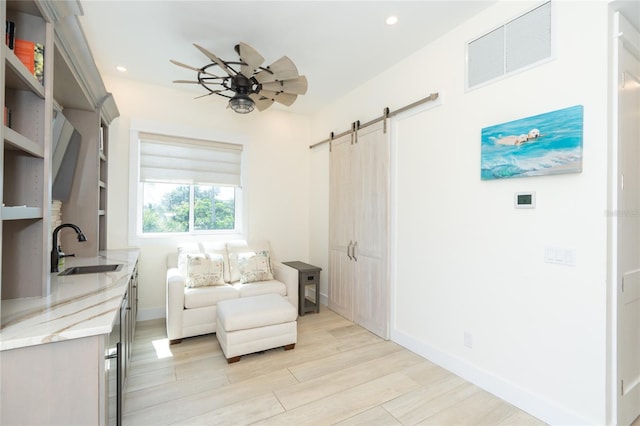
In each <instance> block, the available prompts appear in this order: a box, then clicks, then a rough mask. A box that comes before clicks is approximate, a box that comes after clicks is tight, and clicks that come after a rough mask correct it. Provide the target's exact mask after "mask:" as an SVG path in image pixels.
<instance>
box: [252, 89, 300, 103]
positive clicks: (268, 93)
mask: <svg viewBox="0 0 640 426" xmlns="http://www.w3.org/2000/svg"><path fill="white" fill-rule="evenodd" d="M258 95H260V96H264V97H265V98H268V99H272V100H274V101H276V102H278V103H280V104H282V105H286V106H291V105H292V104H293V103H294V102H295V101H296V99H297V98H298V95H293V94H291V93H282V92H274V91H272V90H261V91H259V92H258Z"/></svg>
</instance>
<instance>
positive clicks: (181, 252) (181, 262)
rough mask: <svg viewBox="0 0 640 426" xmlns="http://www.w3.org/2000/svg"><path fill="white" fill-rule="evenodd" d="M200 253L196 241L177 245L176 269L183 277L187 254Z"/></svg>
mask: <svg viewBox="0 0 640 426" xmlns="http://www.w3.org/2000/svg"><path fill="white" fill-rule="evenodd" d="M196 253H200V246H199V245H198V243H182V244H179V245H178V269H179V270H180V274H181V275H182V276H183V277H186V276H187V254H196Z"/></svg>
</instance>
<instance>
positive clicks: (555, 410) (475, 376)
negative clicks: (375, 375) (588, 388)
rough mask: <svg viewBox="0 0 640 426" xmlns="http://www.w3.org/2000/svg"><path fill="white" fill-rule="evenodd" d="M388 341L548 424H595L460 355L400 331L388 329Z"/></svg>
mask: <svg viewBox="0 0 640 426" xmlns="http://www.w3.org/2000/svg"><path fill="white" fill-rule="evenodd" d="M391 340H392V341H394V342H396V343H398V344H399V345H401V346H404V347H405V348H407V349H409V350H410V351H412V352H415V353H417V354H418V355H420V356H422V357H424V358H426V359H428V360H429V361H431V362H433V363H434V364H437V365H439V366H440V367H442V368H445V369H447V370H449V371H451V372H452V373H454V374H456V375H458V376H460V377H462V378H463V379H465V380H467V381H468V382H471V383H473V384H474V385H476V386H478V387H480V388H482V389H484V390H486V391H487V392H490V393H492V394H494V395H495V396H497V397H499V398H501V399H503V400H505V401H507V402H509V403H511V404H513V405H515V406H516V407H518V408H520V409H521V410H523V411H525V412H527V413H529V414H531V415H532V416H534V417H537V418H538V419H540V420H542V421H543V422H545V423H547V424H558V425H560V424H561V425H589V424H597V423H595V422H594V421H593V420H591V421H590V420H588V419H585V418H584V417H581V416H580V415H579V414H578V413H575V412H573V411H571V410H568V409H567V408H566V407H561V406H559V405H557V404H555V403H554V402H552V401H549V400H547V399H545V398H543V397H541V396H540V395H536V394H533V393H531V392H530V391H528V390H526V389H523V388H521V387H519V386H517V385H516V384H514V383H511V382H509V381H507V380H505V379H503V378H501V377H498V376H496V375H494V374H492V373H490V372H488V371H484V370H481V369H479V368H478V367H477V366H475V365H473V364H470V363H469V362H467V361H465V360H463V359H461V358H458V357H455V356H452V355H450V354H447V353H445V352H442V351H440V350H438V349H436V348H434V347H433V346H431V345H428V344H426V343H424V342H422V341H419V340H417V339H415V338H414V337H412V336H410V335H409V334H406V333H404V332H402V331H399V330H395V329H394V330H391Z"/></svg>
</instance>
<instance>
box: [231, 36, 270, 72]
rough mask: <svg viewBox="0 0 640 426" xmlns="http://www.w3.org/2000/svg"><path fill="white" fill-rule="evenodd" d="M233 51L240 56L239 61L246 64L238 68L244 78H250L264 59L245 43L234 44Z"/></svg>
mask: <svg viewBox="0 0 640 426" xmlns="http://www.w3.org/2000/svg"><path fill="white" fill-rule="evenodd" d="M235 49H236V52H238V56H240V60H241V61H242V62H244V63H245V64H247V65H241V66H240V68H241V69H242V74H243V75H244V76H245V77H251V76H252V75H253V73H254V72H256V70H257V69H258V68H259V67H260V65H262V63H263V62H264V57H263V56H262V55H261V54H259V53H258V51H257V50H256V49H254V48H253V47H251V46H249V45H248V44H246V43H242V42H240V43H238V44H236V47H235Z"/></svg>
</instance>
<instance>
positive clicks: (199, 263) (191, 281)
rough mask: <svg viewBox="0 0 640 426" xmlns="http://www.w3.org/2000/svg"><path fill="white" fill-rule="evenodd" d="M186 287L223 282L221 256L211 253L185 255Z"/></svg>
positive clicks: (220, 283)
mask: <svg viewBox="0 0 640 426" xmlns="http://www.w3.org/2000/svg"><path fill="white" fill-rule="evenodd" d="M185 256H186V263H187V287H189V288H194V287H204V286H210V285H222V284H224V263H223V261H222V256H220V255H216V254H211V253H198V254H191V253H187V254H186V255H185Z"/></svg>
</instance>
